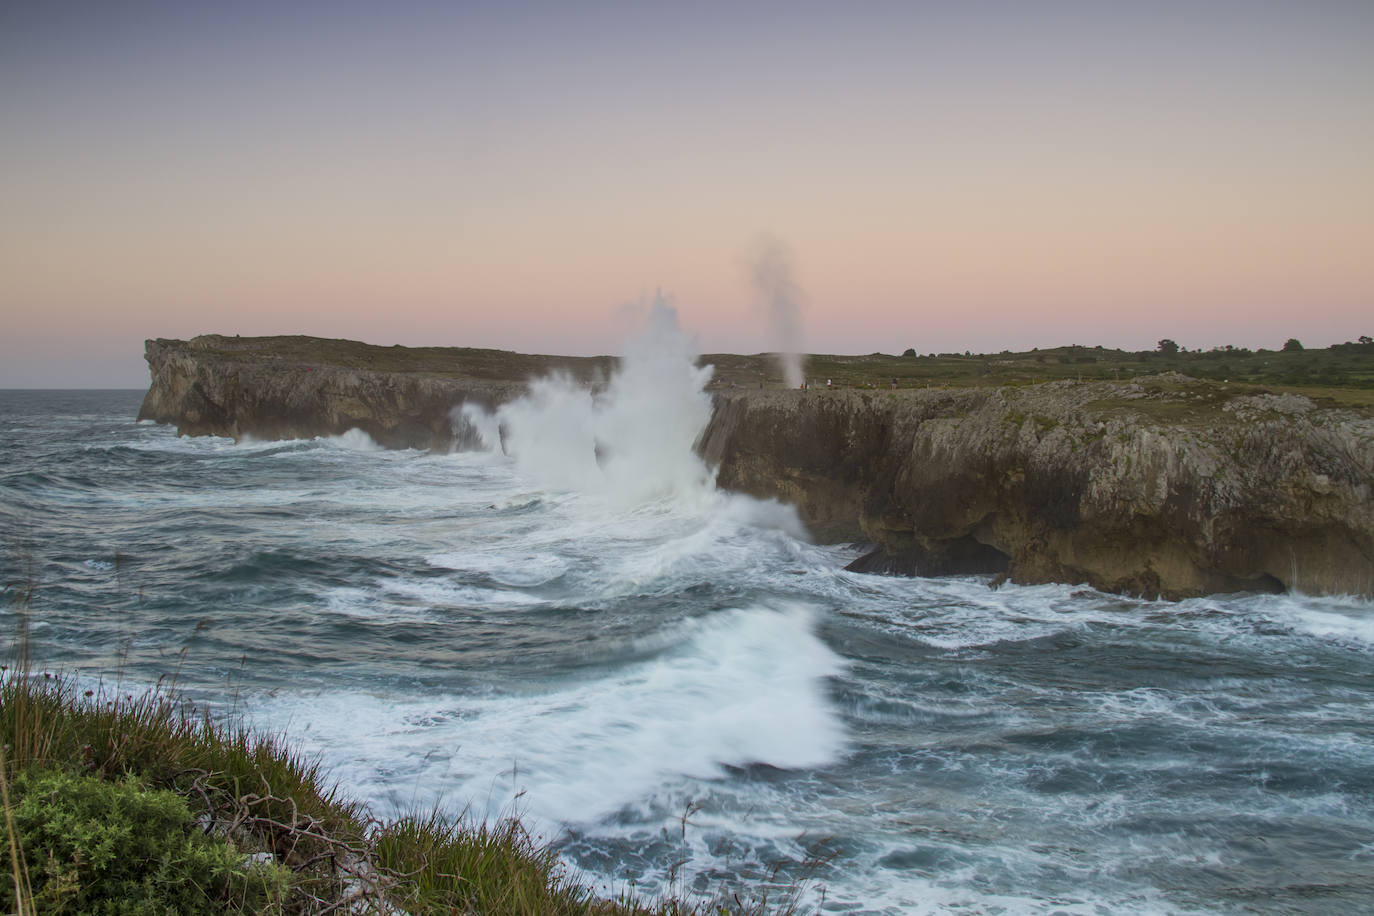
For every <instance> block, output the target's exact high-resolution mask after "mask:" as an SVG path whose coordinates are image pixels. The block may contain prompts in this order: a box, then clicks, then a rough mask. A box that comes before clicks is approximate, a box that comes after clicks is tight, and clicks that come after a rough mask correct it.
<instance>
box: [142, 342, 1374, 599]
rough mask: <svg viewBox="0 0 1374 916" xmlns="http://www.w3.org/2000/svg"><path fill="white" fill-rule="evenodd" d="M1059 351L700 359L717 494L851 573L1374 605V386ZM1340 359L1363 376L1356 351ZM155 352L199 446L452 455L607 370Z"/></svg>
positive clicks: (208, 349)
mask: <svg viewBox="0 0 1374 916" xmlns="http://www.w3.org/2000/svg"><path fill="white" fill-rule="evenodd" d="M1352 346H1354V345H1352ZM1064 350H1066V351H1082V353H1083V354H1084V355H1082V356H1072V355H1071V356H1069V357H1067V358H1066V357H1065V355H1064V353H1062V352H1060V353H1049V354H1048V359H1047V358H1046V354H1040V353H1037V355H1036V356H1034V357H1031V356H1030V355H1029V354H1020V356H1025V357H1028V358H1027V359H1025V360H1024V361H1023V362H1018V361H1017V360H1016V359H1015V357H1016V356H1017V355H1015V354H1013V355H1005V354H1004V355H1002V356H993V357H973V356H965V357H964V358H963V360H962V361H960V357H959V356H958V355H957V354H949V355H948V356H949V357H950V359H949V360H946V361H945V363H944V364H942V363H940V362H939V361H938V360H936V359H935V358H934V355H933V354H932V356H931V359H930V361H928V362H926V363H924V364H922V363H921V362H920V358H919V357H916V356H915V355H914V354H912V353H911V352H910V351H908V354H907V356H906V357H893V356H883V355H881V354H873V355H872V356H868V357H827V356H819V357H813V358H812V360H811V364H810V365H811V367H812V370H811V371H812V373H813V374H814V375H815V376H816V377H817V378H818V381H819V384H814V385H813V386H812V388H811V389H810V390H806V391H802V390H790V389H784V388H782V387H781V385H780V383H779V382H778V380H777V379H776V370H774V369H773V368H772V364H771V362H770V361H769V360H768V359H767V357H766V355H758V356H734V355H710V356H706V357H703V361H706V362H711V363H713V364H715V365H716V366H717V372H716V376H715V381H714V382H713V384H712V387H711V395H712V397H713V403H714V409H713V414H712V418H711V420H710V423H709V425H708V426H707V428H706V430H705V432H704V433H703V435H702V437H701V439H700V441H699V443H698V450H699V452H700V453H701V454H702V456H703V457H704V458H705V459H706V460H707V461H708V463H710V464H711V465H712V466H713V467H716V468H717V469H718V474H717V483H718V484H719V485H720V486H722V487H724V488H726V489H732V490H737V491H742V492H746V493H750V494H753V495H756V496H761V497H777V498H779V499H782V500H785V501H787V502H790V503H793V504H794V505H796V506H797V508H798V511H799V512H800V514H801V516H802V518H803V520H804V521H805V522H806V523H807V524H808V526H809V527H810V529H811V531H812V532H813V534H814V535H815V536H816V537H817V538H818V539H820V540H822V541H827V542H860V543H863V544H866V545H868V548H867V552H866V553H865V555H864V556H863V557H861V558H860V559H859V560H857V561H855V563H854V564H852V567H851V568H855V569H859V570H862V571H869V572H883V573H901V574H914V575H943V574H956V573H991V574H995V575H996V576H997V578H996V579H994V580H993V581H994V582H996V581H1001V580H1002V579H1004V578H1009V579H1010V580H1011V581H1014V582H1019V583H1038V582H1064V583H1083V584H1087V585H1090V586H1093V587H1096V588H1100V589H1104V590H1107V591H1116V592H1122V593H1129V594H1140V595H1146V596H1156V595H1158V596H1163V597H1170V598H1183V597H1189V596H1197V595H1203V594H1208V593H1213V592H1222V591H1237V590H1262V591H1281V590H1288V589H1295V590H1300V591H1304V592H1309V593H1327V594H1359V595H1364V596H1374V407H1371V406H1370V403H1371V399H1370V398H1369V397H1367V395H1368V393H1369V392H1367V391H1363V390H1356V391H1353V392H1352V393H1351V396H1350V397H1340V398H1337V397H1331V396H1329V393H1323V392H1315V393H1314V392H1312V391H1310V390H1308V391H1301V392H1298V391H1294V390H1291V389H1292V386H1291V385H1290V386H1285V385H1281V384H1280V385H1267V384H1256V383H1246V382H1241V381H1238V380H1236V381H1226V380H1220V379H1199V378H1194V377H1192V376H1190V375H1185V374H1181V373H1180V372H1179V371H1178V369H1180V368H1182V369H1187V368H1189V367H1188V366H1187V365H1186V364H1179V363H1177V362H1171V361H1169V360H1163V359H1161V360H1158V361H1155V360H1131V361H1129V362H1126V363H1117V364H1108V363H1106V362H1102V361H1101V358H1100V357H1094V356H1093V351H1092V350H1091V349H1089V348H1064ZM1047 352H1048V351H1047ZM1107 352H1108V353H1114V352H1117V351H1107ZM1247 352H1248V351H1247ZM1345 356H1347V357H1349V359H1347V363H1349V360H1350V359H1353V360H1355V362H1354V363H1353V364H1354V365H1355V366H1356V367H1357V369H1358V367H1359V366H1360V365H1362V364H1363V363H1362V360H1363V356H1362V351H1358V350H1357V351H1353V352H1352V353H1351V354H1345ZM146 357H147V360H148V365H149V369H150V371H151V374H152V384H151V385H150V387H149V389H148V393H147V396H146V397H145V398H144V401H143V406H142V408H141V409H140V412H139V417H140V419H150V420H156V421H158V422H161V423H170V424H175V425H176V427H177V429H178V431H179V432H180V433H183V434H186V435H220V436H231V437H234V438H243V437H254V438H262V439H287V438H302V437H312V436H319V435H333V434H339V433H343V432H346V431H347V430H349V429H355V428H356V429H361V430H363V431H364V432H366V433H367V434H368V435H370V436H371V437H372V438H373V439H374V440H375V441H377V442H378V443H379V444H381V445H383V446H386V447H390V448H423V449H431V450H435V451H448V450H451V449H453V448H455V447H461V445H462V443H461V442H460V441H458V440H459V439H460V434H461V429H460V426H461V424H458V423H456V422H455V420H454V411H455V409H456V408H458V407H460V406H461V405H462V404H464V403H477V404H481V405H483V406H485V407H487V408H492V407H495V406H497V405H499V404H501V403H504V402H505V401H508V400H511V399H513V398H515V397H518V396H519V395H520V394H522V393H524V391H525V382H526V381H527V380H528V379H529V378H531V377H534V376H537V375H542V374H547V373H549V372H553V371H559V372H563V373H566V374H568V375H570V376H571V377H573V378H575V379H578V380H580V381H582V382H583V383H585V384H588V385H597V384H600V383H601V381H603V380H604V379H605V378H606V377H607V376H608V375H609V374H610V373H611V372H612V371H614V368H615V365H616V361H615V360H614V359H612V358H609V357H585V358H583V357H552V356H529V355H524V354H517V353H510V352H506V351H497V350H475V349H467V348H439V347H426V348H404V347H379V346H370V345H367V344H361V343H354V342H351V341H339V340H323V339H319V338H312V337H264V338H240V337H227V336H220V335H208V336H202V337H197V338H194V339H193V340H190V341H181V340H165V339H159V340H150V341H148V342H147V347H146ZM1077 359H1083V360H1085V362H1084V363H1079V364H1077V365H1075V362H1074V360H1077ZM1089 359H1094V360H1098V364H1096V365H1090V364H1088V363H1086V360H1089ZM1231 362H1233V363H1239V362H1240V360H1239V359H1236V358H1234V357H1233V358H1231ZM1275 362H1276V363H1277V362H1278V361H1277V360H1276V361H1275ZM1369 362H1370V365H1371V367H1374V355H1371V358H1370V359H1369ZM1347 363H1342V364H1341V365H1342V366H1345V365H1346V364H1347ZM1122 365H1125V366H1126V369H1125V371H1124V372H1123V370H1122ZM1304 365H1305V364H1304ZM1314 365H1315V364H1314ZM960 367H964V368H965V369H966V370H967V371H955V370H958V369H959V368H960ZM1085 367H1086V368H1087V369H1088V370H1089V371H1087V372H1086V373H1085V372H1084V371H1083V369H1084V368H1085ZM942 368H944V369H945V370H946V371H943V372H942V371H941V370H942ZM1075 369H1077V371H1075ZM1322 369H1323V367H1320V366H1319V367H1318V368H1317V369H1316V370H1315V371H1317V372H1320V371H1322ZM816 370H819V371H816ZM1342 371H1348V370H1347V369H1345V368H1343V369H1342ZM1037 373H1042V374H1043V376H1044V378H1038V377H1037ZM1109 374H1110V375H1109ZM1214 374H1216V373H1214ZM1084 375H1086V376H1087V377H1086V378H1085V377H1083V376H1084ZM1123 375H1124V377H1123ZM1236 375H1237V376H1238V377H1243V376H1242V374H1241V373H1240V372H1239V371H1237V372H1236ZM1056 376H1057V377H1056ZM1094 376H1097V377H1094ZM827 380H829V382H830V384H831V385H833V387H830V386H828V385H827Z"/></svg>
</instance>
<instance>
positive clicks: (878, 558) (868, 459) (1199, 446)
mask: <svg viewBox="0 0 1374 916" xmlns="http://www.w3.org/2000/svg"><path fill="white" fill-rule="evenodd" d="M701 448H702V452H703V454H704V455H705V456H706V458H707V459H708V460H709V461H711V462H713V463H715V464H717V465H718V466H719V474H718V478H717V482H718V483H719V484H720V485H721V486H723V487H726V488H729V489H734V490H742V491H744V492H748V493H752V494H755V495H758V496H774V497H778V498H781V499H786V500H788V501H790V502H793V503H795V504H796V505H797V506H798V508H799V510H800V512H801V514H802V517H803V519H804V520H805V521H806V522H807V523H808V524H809V525H810V526H811V527H812V530H813V531H815V532H816V533H817V535H818V536H819V537H821V538H822V539H825V540H842V539H854V540H862V541H867V542H869V543H871V544H873V545H875V549H874V550H873V551H872V552H871V553H869V554H868V555H866V556H864V557H862V558H861V559H860V560H859V561H857V562H856V563H855V565H854V567H853V568H856V569H861V570H865V571H875V572H902V573H908V574H921V575H940V574H945V573H968V572H994V573H1004V574H1006V575H1008V576H1010V578H1011V579H1012V580H1014V581H1017V582H1025V583H1031V582H1068V583H1086V584H1089V585H1092V586H1094V587H1097V588H1100V589H1104V590H1108V591H1116V592H1123V593H1129V594H1139V595H1146V596H1156V595H1162V596H1165V597H1175V598H1177V597H1185V596H1190V595H1201V594H1207V593H1212V592H1220V591H1235V590H1251V589H1258V590H1274V591H1277V590H1282V589H1300V590H1303V591H1308V592H1314V593H1354V594H1363V595H1371V594H1374V418H1371V417H1370V416H1369V414H1368V413H1367V412H1364V411H1350V410H1339V409H1333V408H1322V407H1318V406H1317V405H1315V404H1314V403H1313V402H1311V401H1309V400H1308V399H1306V398H1303V397H1298V396H1295V395H1291V394H1278V395H1275V394H1269V393H1263V392H1259V391H1256V392H1250V393H1247V392H1245V391H1241V390H1238V389H1236V388H1235V387H1233V386H1226V385H1221V384H1216V383H1206V382H1198V381H1195V380H1192V379H1188V378H1186V377H1183V376H1172V377H1168V376H1154V377H1151V378H1149V379H1145V380H1141V381H1136V382H1130V383H1112V382H1089V383H1078V382H1069V381H1065V382H1053V383H1046V384H1041V385H1033V386H1027V387H1023V388H1013V387H1003V388H966V389H951V390H939V389H922V390H904V391H891V392H888V391H810V392H803V391H774V392H767V393H764V392H750V393H746V394H742V395H740V394H731V393H728V392H723V393H719V394H717V395H716V409H715V412H714V414H713V418H712V421H711V424H710V427H709V428H708V429H707V432H706V435H705V436H704V439H703V442H702V446H701Z"/></svg>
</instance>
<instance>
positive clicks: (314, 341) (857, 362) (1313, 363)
mask: <svg viewBox="0 0 1374 916" xmlns="http://www.w3.org/2000/svg"><path fill="white" fill-rule="evenodd" d="M168 343H171V342H170V341H169V342H168ZM1293 343H1295V341H1292V340H1290V341H1288V342H1287V343H1285V344H1284V345H1283V346H1282V348H1280V349H1276V350H1266V349H1260V350H1249V349H1246V348H1244V347H1235V346H1225V347H1214V348H1212V349H1210V350H1189V349H1188V348H1187V347H1186V346H1184V347H1181V346H1179V345H1178V344H1177V343H1176V342H1174V341H1173V340H1169V339H1165V340H1161V341H1159V344H1158V345H1157V346H1156V348H1155V349H1152V350H1141V351H1126V350H1116V349H1107V348H1104V347H1088V346H1077V345H1074V346H1064V347H1053V348H1050V349H1043V350H1042V349H1034V350H1026V351H1020V352H1012V351H1010V350H1004V351H1002V352H1001V353H983V354H975V353H971V352H964V353H918V352H917V351H916V350H915V349H914V348H908V349H907V350H906V351H905V352H904V353H903V354H902V355H900V356H896V355H890V354H886V353H870V354H867V355H856V356H844V355H836V354H825V353H815V354H811V355H809V356H807V357H806V361H805V370H806V375H807V377H808V378H809V379H811V381H812V383H813V384H816V385H821V386H824V385H825V384H826V382H827V381H829V382H832V383H833V384H834V385H835V386H837V387H846V388H889V387H891V385H892V384H893V382H894V380H895V382H896V385H897V387H898V388H911V387H926V386H941V385H943V386H951V387H963V386H983V385H1026V384H1033V383H1036V382H1045V381H1054V380H1057V379H1082V380H1090V379H1102V380H1113V381H1127V380H1130V379H1132V378H1136V377H1138V376H1143V375H1157V374H1160V373H1167V372H1178V373H1181V374H1183V375H1188V376H1191V377H1193V378H1198V379H1207V380H1213V381H1227V382H1232V383H1239V384H1246V385H1258V386H1264V387H1267V388H1272V389H1278V390H1289V391H1298V392H1300V393H1303V394H1307V395H1308V396H1315V397H1331V398H1333V399H1334V400H1336V401H1338V402H1340V403H1345V404H1357V405H1367V404H1374V393H1369V394H1366V392H1374V340H1371V338H1369V337H1367V336H1362V337H1360V338H1359V339H1358V340H1357V341H1353V342H1350V343H1342V344H1335V345H1333V346H1331V347H1327V348H1325V349H1304V348H1302V346H1301V344H1299V345H1298V346H1296V347H1294V346H1292V344H1293ZM190 346H191V347H192V348H193V349H194V350H196V351H197V352H198V353H200V354H206V355H209V354H217V355H220V356H222V357H225V358H228V359H232V360H235V361H239V362H249V363H253V362H262V363H267V364H272V365H282V366H304V367H309V366H330V367H336V368H351V369H364V370H369V371H376V372H403V373H419V374H424V375H431V376H437V377H443V378H450V379H465V380H478V381H505V382H523V381H525V380H527V379H529V378H532V377H535V376H540V375H547V374H550V373H552V372H566V373H569V374H571V375H573V376H574V377H576V378H579V379H582V380H584V381H595V380H597V379H604V378H606V377H607V376H608V375H609V374H610V372H611V371H612V370H613V369H614V367H615V363H616V360H615V359H614V358H613V357H609V356H595V357H574V356H544V355H533V354H524V353H514V352H511V351H508V350H483V349H474V348H469V347H400V346H395V347H382V346H374V345H371V344H364V343H357V342H355V341H348V340H330V339H324V338H318V337H304V336H294V337H226V336H222V335H206V336H203V337H197V338H195V339H194V340H193V341H192V342H191V344H190ZM700 361H701V362H702V363H710V364H711V365H713V366H715V370H716V371H715V374H714V378H713V380H712V385H713V387H730V386H735V387H745V388H757V387H759V386H760V385H762V386H764V387H770V388H773V387H779V386H781V385H782V375H781V370H780V369H779V366H778V363H777V360H776V358H775V357H774V356H773V355H772V354H768V353H757V354H752V355H740V354H730V353H708V354H705V355H703V356H702V357H701V360H700Z"/></svg>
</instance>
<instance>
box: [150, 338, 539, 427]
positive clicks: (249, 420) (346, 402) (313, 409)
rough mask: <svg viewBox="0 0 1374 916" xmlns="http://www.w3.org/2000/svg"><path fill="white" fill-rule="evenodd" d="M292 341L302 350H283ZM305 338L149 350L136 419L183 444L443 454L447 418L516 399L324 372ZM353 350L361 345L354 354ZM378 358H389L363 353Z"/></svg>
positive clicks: (464, 382)
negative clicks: (306, 444) (275, 443)
mask: <svg viewBox="0 0 1374 916" xmlns="http://www.w3.org/2000/svg"><path fill="white" fill-rule="evenodd" d="M288 340H294V341H296V342H299V343H300V344H301V346H298V347H289V346H283V345H282V341H288ZM326 343H334V342H326V341H318V340H315V339H313V338H295V339H290V338H243V339H239V338H232V337H221V336H219V335H207V336H204V337H197V338H195V339H193V340H191V341H181V340H150V341H147V343H146V345H145V356H146V358H147V360H148V368H149V371H150V372H151V373H152V384H151V386H150V387H149V388H148V393H147V395H146V396H145V397H144V399H143V406H142V407H141V408H140V409H139V413H138V416H139V419H141V420H145V419H146V420H156V421H158V422H159V423H172V424H175V425H176V427H177V432H179V433H181V434H182V435H190V436H199V435H216V436H230V437H233V438H235V439H241V438H244V437H252V438H258V439H300V438H310V437H314V436H328V435H337V434H339V433H343V432H346V431H348V430H350V429H361V430H362V431H363V432H365V433H367V434H368V435H369V436H371V437H372V438H373V440H375V441H376V442H377V443H378V444H380V445H383V446H385V447H387V448H424V449H435V450H437V451H448V450H449V449H450V448H451V447H452V445H453V438H454V429H453V422H452V418H451V412H452V410H453V409H454V408H455V407H458V406H459V405H461V404H463V403H464V402H471V403H479V404H483V405H486V406H488V407H490V406H494V405H496V404H499V403H501V402H503V401H505V400H508V399H510V398H512V397H515V396H517V395H518V394H519V393H521V392H522V391H523V389H524V386H523V384H521V383H519V382H515V381H486V380H481V379H461V378H450V377H444V376H440V375H435V374H427V373H425V372H421V371H404V372H396V371H385V370H379V369H368V368H356V367H348V366H338V365H331V364H330V360H329V359H319V358H316V359H312V358H311V357H312V356H320V355H324V356H331V355H332V354H329V353H328V351H327V350H323V348H322V347H319V346H312V345H314V344H326ZM354 346H360V345H354ZM366 349H367V350H368V351H380V352H383V353H385V351H387V350H389V349H390V348H385V347H375V348H366Z"/></svg>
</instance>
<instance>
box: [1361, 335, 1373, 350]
mask: <svg viewBox="0 0 1374 916" xmlns="http://www.w3.org/2000/svg"><path fill="white" fill-rule="evenodd" d="M1360 343H1362V344H1364V345H1365V346H1366V347H1367V346H1369V345H1370V344H1374V337H1370V336H1369V335H1368V334H1361V335H1360Z"/></svg>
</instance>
